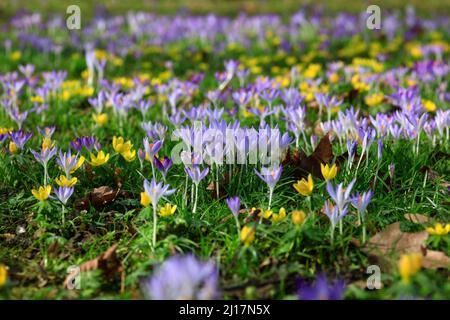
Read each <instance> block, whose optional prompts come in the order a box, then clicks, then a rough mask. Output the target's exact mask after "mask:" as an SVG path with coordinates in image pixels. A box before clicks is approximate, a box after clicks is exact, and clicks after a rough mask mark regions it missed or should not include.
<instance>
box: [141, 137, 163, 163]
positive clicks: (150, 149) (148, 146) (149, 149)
mask: <svg viewBox="0 0 450 320" xmlns="http://www.w3.org/2000/svg"><path fill="white" fill-rule="evenodd" d="M143 144H144V149H145V152H146V153H147V154H148V156H149V157H150V159H153V157H154V156H155V155H156V154H157V153H158V151H159V149H161V147H162V141H161V140H156V141H154V142H153V143H150V142H149V140H148V138H147V137H145V138H144V140H143Z"/></svg>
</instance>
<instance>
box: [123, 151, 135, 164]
mask: <svg viewBox="0 0 450 320" xmlns="http://www.w3.org/2000/svg"><path fill="white" fill-rule="evenodd" d="M121 155H122V157H123V158H124V159H125V161H127V162H132V161H134V159H136V150H128V151H124V152H122V153H121Z"/></svg>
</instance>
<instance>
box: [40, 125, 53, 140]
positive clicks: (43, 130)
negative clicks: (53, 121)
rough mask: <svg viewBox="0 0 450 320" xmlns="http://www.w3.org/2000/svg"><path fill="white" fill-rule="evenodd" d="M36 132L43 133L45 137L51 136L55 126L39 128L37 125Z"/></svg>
mask: <svg viewBox="0 0 450 320" xmlns="http://www.w3.org/2000/svg"><path fill="white" fill-rule="evenodd" d="M37 129H38V132H39V134H41V135H43V136H44V137H45V138H51V137H52V135H53V133H55V129H56V127H55V126H51V127H44V128H40V127H38V128H37Z"/></svg>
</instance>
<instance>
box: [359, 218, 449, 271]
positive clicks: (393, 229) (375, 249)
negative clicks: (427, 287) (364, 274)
mask: <svg viewBox="0 0 450 320" xmlns="http://www.w3.org/2000/svg"><path fill="white" fill-rule="evenodd" d="M405 216H406V215H405ZM412 216H417V215H412ZM419 216H421V215H419ZM414 218H415V219H418V217H414ZM425 218H426V217H425ZM422 219H423V216H422ZM427 239H428V232H427V231H425V230H424V231H420V232H403V231H401V230H400V222H394V223H392V224H390V225H389V226H387V227H386V228H385V229H384V230H382V231H380V232H378V233H377V234H375V235H374V236H373V237H372V238H370V240H369V241H368V242H367V244H366V245H365V246H364V247H362V251H364V252H366V253H369V254H371V255H373V256H375V257H377V258H378V259H379V260H380V261H382V262H383V261H386V259H387V257H388V255H389V254H391V253H395V254H397V256H398V255H400V254H404V253H409V252H421V253H422V255H423V260H422V261H423V262H422V266H423V267H424V268H427V269H438V268H449V267H450V258H449V257H448V256H446V255H445V254H444V253H443V252H440V251H432V250H427V249H426V245H425V241H426V240H427ZM353 243H354V244H355V245H357V246H358V245H359V244H358V243H357V242H353Z"/></svg>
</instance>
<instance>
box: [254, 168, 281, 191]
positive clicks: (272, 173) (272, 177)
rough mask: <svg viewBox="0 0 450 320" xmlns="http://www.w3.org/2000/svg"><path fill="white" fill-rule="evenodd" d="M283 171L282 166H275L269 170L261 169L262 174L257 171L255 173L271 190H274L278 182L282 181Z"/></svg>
mask: <svg viewBox="0 0 450 320" xmlns="http://www.w3.org/2000/svg"><path fill="white" fill-rule="evenodd" d="M282 171H283V167H282V166H280V165H273V166H271V167H269V168H264V167H263V168H261V172H258V171H256V169H255V173H256V175H257V176H258V177H260V178H261V180H263V181H264V182H265V183H267V185H268V186H269V189H271V190H273V189H274V188H275V185H276V184H277V182H278V180H280V177H281V172H282Z"/></svg>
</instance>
